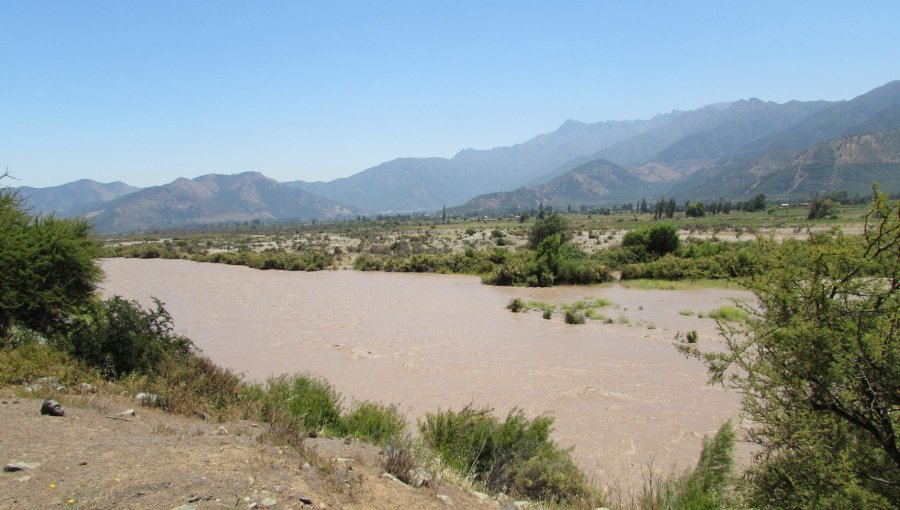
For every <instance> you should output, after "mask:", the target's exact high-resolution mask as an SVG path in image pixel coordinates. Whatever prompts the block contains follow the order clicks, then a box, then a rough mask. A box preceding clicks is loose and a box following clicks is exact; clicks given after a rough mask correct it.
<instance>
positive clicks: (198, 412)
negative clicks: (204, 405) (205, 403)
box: [194, 411, 210, 421]
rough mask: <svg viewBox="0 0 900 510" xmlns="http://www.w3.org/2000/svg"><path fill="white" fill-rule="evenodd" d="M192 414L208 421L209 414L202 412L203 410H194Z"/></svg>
mask: <svg viewBox="0 0 900 510" xmlns="http://www.w3.org/2000/svg"><path fill="white" fill-rule="evenodd" d="M194 416H196V417H197V418H200V419H201V420H203V421H209V419H210V416H209V415H208V414H206V413H204V412H203V411H194Z"/></svg>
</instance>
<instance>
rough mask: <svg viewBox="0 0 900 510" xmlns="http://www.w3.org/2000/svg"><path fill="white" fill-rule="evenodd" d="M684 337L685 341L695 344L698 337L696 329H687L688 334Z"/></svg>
mask: <svg viewBox="0 0 900 510" xmlns="http://www.w3.org/2000/svg"><path fill="white" fill-rule="evenodd" d="M685 338H686V340H687V343H689V344H695V343H697V340H699V338H700V337H699V335H698V334H697V330H695V329H692V330H690V331H688V334H687V336H686V337H685Z"/></svg>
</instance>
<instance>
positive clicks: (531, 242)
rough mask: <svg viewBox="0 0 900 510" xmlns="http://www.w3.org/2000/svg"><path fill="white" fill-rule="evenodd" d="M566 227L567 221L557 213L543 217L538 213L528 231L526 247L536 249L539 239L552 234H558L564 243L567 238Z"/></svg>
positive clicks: (567, 227)
mask: <svg viewBox="0 0 900 510" xmlns="http://www.w3.org/2000/svg"><path fill="white" fill-rule="evenodd" d="M541 211H543V208H542V209H541ZM568 229H569V223H568V222H567V221H566V219H565V218H563V217H562V216H560V215H559V214H550V215H546V216H544V217H541V216H540V215H538V220H537V221H535V222H534V225H532V226H531V232H529V233H528V247H529V248H531V249H532V250H535V249H537V247H538V245H540V244H541V241H543V240H544V239H545V238H547V237H549V236H551V235H553V234H559V235H560V238H561V239H562V242H563V243H565V242H566V241H568V240H569V235H568V232H567V230H568Z"/></svg>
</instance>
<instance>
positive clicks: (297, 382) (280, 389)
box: [260, 375, 344, 436]
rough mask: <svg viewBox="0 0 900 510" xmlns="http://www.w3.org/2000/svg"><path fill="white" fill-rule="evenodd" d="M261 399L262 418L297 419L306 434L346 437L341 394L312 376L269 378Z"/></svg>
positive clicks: (271, 420) (272, 420)
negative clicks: (321, 433) (342, 419)
mask: <svg viewBox="0 0 900 510" xmlns="http://www.w3.org/2000/svg"><path fill="white" fill-rule="evenodd" d="M260 398H261V399H262V400H263V401H262V402H261V412H262V415H263V419H265V420H267V421H269V422H275V421H278V420H279V419H283V418H286V419H288V420H297V422H298V423H300V424H301V425H302V426H303V428H304V429H305V431H307V432H309V431H315V432H317V433H318V432H324V433H326V434H330V435H338V436H340V435H343V433H344V428H343V423H342V421H341V400H342V398H341V395H340V394H339V393H338V392H337V391H336V390H335V389H334V387H333V386H331V384H330V383H328V381H326V380H324V379H320V378H316V377H313V376H309V375H295V376H293V377H288V376H284V375H282V376H279V377H274V378H272V379H269V380H268V381H267V382H266V386H265V388H264V391H263V393H262V395H261V396H260Z"/></svg>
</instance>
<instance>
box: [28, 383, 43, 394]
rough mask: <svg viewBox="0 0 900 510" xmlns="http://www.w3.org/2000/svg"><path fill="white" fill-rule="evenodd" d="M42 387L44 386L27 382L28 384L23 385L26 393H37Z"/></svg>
mask: <svg viewBox="0 0 900 510" xmlns="http://www.w3.org/2000/svg"><path fill="white" fill-rule="evenodd" d="M43 389H44V387H43V386H41V385H40V384H29V385H28V386H25V391H26V392H27V393H37V392H39V391H41V390H43Z"/></svg>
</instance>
